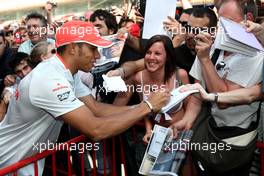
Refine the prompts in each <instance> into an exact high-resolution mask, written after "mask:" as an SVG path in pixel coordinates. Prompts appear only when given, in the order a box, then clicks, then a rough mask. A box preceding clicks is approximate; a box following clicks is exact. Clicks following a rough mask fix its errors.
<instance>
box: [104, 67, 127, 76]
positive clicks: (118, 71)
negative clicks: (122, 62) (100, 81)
mask: <svg viewBox="0 0 264 176" xmlns="http://www.w3.org/2000/svg"><path fill="white" fill-rule="evenodd" d="M106 76H108V77H111V76H121V78H124V76H125V75H124V69H123V68H122V67H119V68H117V69H115V70H110V71H109V72H107V73H106Z"/></svg>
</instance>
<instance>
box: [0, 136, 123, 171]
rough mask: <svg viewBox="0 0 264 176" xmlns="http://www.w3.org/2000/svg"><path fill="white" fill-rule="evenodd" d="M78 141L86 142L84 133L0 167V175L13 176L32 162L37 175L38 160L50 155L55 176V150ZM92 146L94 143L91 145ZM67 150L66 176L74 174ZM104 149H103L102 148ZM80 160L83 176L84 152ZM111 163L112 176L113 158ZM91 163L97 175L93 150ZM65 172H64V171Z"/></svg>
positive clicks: (113, 151)
mask: <svg viewBox="0 0 264 176" xmlns="http://www.w3.org/2000/svg"><path fill="white" fill-rule="evenodd" d="M79 142H87V139H86V137H85V136H84V135H81V136H79V137H76V138H73V139H71V140H69V141H67V142H65V143H63V144H61V145H58V147H56V148H55V149H54V150H45V151H43V152H41V153H37V154H35V155H33V156H31V157H28V158H26V159H23V160H21V161H19V162H17V163H15V164H12V165H10V166H7V167H5V168H3V169H0V175H6V174H11V173H13V175H14V176H16V175H17V171H18V170H19V169H21V168H23V167H25V166H27V165H29V164H34V174H35V176H37V175H38V163H37V162H38V161H39V160H41V159H43V158H46V157H48V156H51V157H52V166H51V173H52V175H53V176H56V175H57V172H58V169H57V166H56V152H57V151H62V150H65V148H64V147H63V146H64V145H65V144H67V145H68V146H70V145H71V144H73V143H79ZM112 142H113V143H112V158H114V159H115V146H116V143H115V141H114V139H113V140H112ZM93 146H94V145H93ZM120 146H121V148H122V151H121V163H123V164H124V166H125V160H124V158H125V156H124V150H123V146H122V141H121V140H120ZM66 151H67V165H68V172H67V175H68V176H72V175H74V174H73V173H74V172H73V169H72V162H71V151H70V150H69V149H68V147H67V149H66ZM104 151H105V149H104ZM105 155H106V153H105V152H104V163H106V162H107V161H106V156H105ZM80 160H81V175H82V176H84V175H85V163H84V162H85V161H84V152H81V153H80ZM111 161H112V163H111V166H112V168H111V169H112V172H111V173H112V176H116V173H117V172H116V168H115V167H113V166H115V165H116V163H115V160H111ZM92 164H93V169H92V171H91V172H92V173H91V174H92V175H93V176H96V175H97V172H96V154H95V151H94V150H93V151H92ZM64 173H66V172H64ZM104 175H106V164H104ZM125 175H127V174H126V171H125Z"/></svg>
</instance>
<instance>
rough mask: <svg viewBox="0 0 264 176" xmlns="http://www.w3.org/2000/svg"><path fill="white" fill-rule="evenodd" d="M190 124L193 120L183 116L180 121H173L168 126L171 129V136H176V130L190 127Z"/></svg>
mask: <svg viewBox="0 0 264 176" xmlns="http://www.w3.org/2000/svg"><path fill="white" fill-rule="evenodd" d="M192 125H193V121H192V120H191V119H188V118H186V117H183V118H182V119H181V120H180V121H178V122H175V123H174V124H172V125H171V126H170V128H171V129H172V131H173V137H174V138H176V137H177V135H178V131H182V130H189V129H191V127H192Z"/></svg>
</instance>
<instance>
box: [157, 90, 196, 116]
mask: <svg viewBox="0 0 264 176" xmlns="http://www.w3.org/2000/svg"><path fill="white" fill-rule="evenodd" d="M181 88H182V86H180V87H178V88H176V89H174V90H172V91H171V98H170V101H169V103H168V104H167V105H166V106H164V107H163V108H162V109H161V111H160V112H161V113H168V112H170V111H171V110H172V109H175V107H177V106H179V104H180V103H181V102H182V101H183V100H184V99H185V98H186V97H188V96H189V95H191V94H193V93H196V92H199V91H198V90H190V91H185V92H180V89H181Z"/></svg>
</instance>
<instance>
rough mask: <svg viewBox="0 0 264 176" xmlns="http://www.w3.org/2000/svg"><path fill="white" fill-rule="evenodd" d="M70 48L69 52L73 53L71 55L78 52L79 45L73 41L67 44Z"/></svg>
mask: <svg viewBox="0 0 264 176" xmlns="http://www.w3.org/2000/svg"><path fill="white" fill-rule="evenodd" d="M67 47H68V48H67V49H68V52H69V53H70V54H71V55H74V54H75V53H76V52H77V49H78V47H77V45H76V44H75V43H71V44H69V45H68V46H67Z"/></svg>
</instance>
